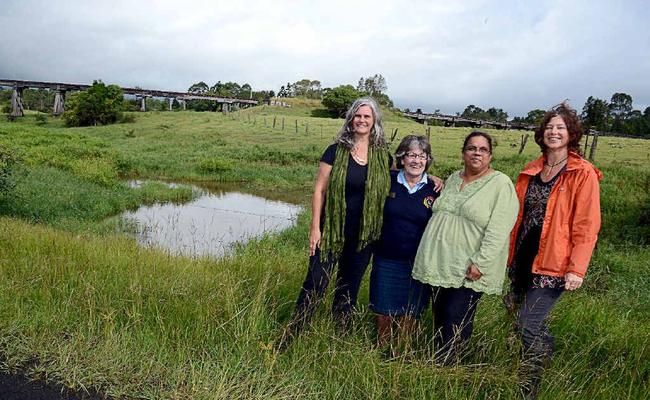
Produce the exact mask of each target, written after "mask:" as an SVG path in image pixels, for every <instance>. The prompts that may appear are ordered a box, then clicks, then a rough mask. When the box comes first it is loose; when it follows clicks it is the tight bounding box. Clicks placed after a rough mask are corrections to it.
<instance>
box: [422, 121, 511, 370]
mask: <svg viewBox="0 0 650 400" xmlns="http://www.w3.org/2000/svg"><path fill="white" fill-rule="evenodd" d="M462 156H463V162H464V165H465V166H464V168H463V169H462V170H460V171H457V172H454V173H452V174H451V176H449V178H448V179H447V183H446V184H445V188H444V190H443V191H442V193H441V195H440V197H439V198H438V200H437V201H436V202H435V203H434V204H433V207H432V211H433V215H432V217H431V219H430V220H429V223H428V225H427V228H426V230H425V231H424V235H423V236H422V240H421V241H420V246H419V247H418V252H417V256H416V258H415V265H414V267H413V278H415V279H417V280H419V281H421V282H423V283H426V284H428V285H430V286H431V287H432V290H433V317H434V328H435V336H434V342H435V345H436V357H437V360H438V362H440V363H443V364H451V363H455V362H456V361H457V359H458V356H459V354H460V349H461V348H462V345H464V344H465V343H466V342H467V340H469V338H470V336H471V335H472V326H473V322H474V316H475V314H476V305H477V303H478V301H479V299H480V297H481V295H482V294H483V293H487V294H498V293H501V290H502V287H503V280H504V277H505V270H506V261H507V258H508V244H509V235H510V231H511V230H512V227H513V225H514V223H515V219H516V218H517V212H518V210H519V202H518V201H517V196H516V194H515V189H514V186H513V184H512V181H511V180H510V178H509V177H508V176H506V175H505V174H503V173H501V172H499V171H496V170H494V169H492V167H490V161H491V160H492V138H491V137H490V135H488V134H487V133H484V132H479V131H474V132H472V133H470V134H469V135H468V136H467V137H466V138H465V142H464V143H463V149H462Z"/></svg>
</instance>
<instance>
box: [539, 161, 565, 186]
mask: <svg viewBox="0 0 650 400" xmlns="http://www.w3.org/2000/svg"><path fill="white" fill-rule="evenodd" d="M567 158H569V156H566V157H564V158H563V159H561V160H560V161H558V162H556V163H553V164H549V163H548V161H544V165H546V166H547V167H549V168H548V172H546V173H544V171H542V176H544V179H546V182H548V181H549V180H550V179H549V178H550V177H551V175H552V173H553V168H554V167H556V166H558V165H560V164H562V163H564V162H565V161H566V160H567ZM544 179H542V182H544ZM546 182H545V183H546Z"/></svg>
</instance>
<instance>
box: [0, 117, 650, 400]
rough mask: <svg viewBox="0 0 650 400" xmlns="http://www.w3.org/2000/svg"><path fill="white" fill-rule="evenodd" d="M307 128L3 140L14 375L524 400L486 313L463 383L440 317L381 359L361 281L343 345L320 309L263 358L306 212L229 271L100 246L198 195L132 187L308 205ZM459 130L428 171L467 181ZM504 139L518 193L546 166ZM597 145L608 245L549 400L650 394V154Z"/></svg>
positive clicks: (5, 334) (501, 326)
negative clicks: (437, 332) (241, 190)
mask: <svg viewBox="0 0 650 400" xmlns="http://www.w3.org/2000/svg"><path fill="white" fill-rule="evenodd" d="M300 107H302V108H300ZM311 110H312V108H310V107H305V106H302V105H295V106H294V107H292V108H291V109H290V110H287V109H276V108H271V107H267V108H261V107H260V108H255V109H249V110H244V111H240V112H237V113H233V114H231V115H221V114H210V113H192V112H188V113H147V114H142V115H140V116H139V117H138V119H137V122H135V123H133V124H128V125H116V126H108V127H92V128H79V129H65V128H63V127H61V126H60V124H59V122H58V121H57V120H49V121H48V123H47V125H46V127H41V126H38V125H37V124H36V122H37V121H32V120H30V119H29V118H27V119H25V120H22V121H19V122H17V123H14V124H9V123H6V122H0V143H4V144H5V145H7V146H12V147H13V148H14V149H17V150H18V151H19V153H20V154H21V157H22V160H23V167H22V168H23V169H21V170H20V171H19V173H18V175H17V176H16V178H17V186H16V188H15V191H14V192H13V194H12V196H11V197H8V198H4V199H3V200H2V203H0V204H1V208H0V211H1V212H2V213H3V214H5V215H6V217H2V218H0V355H1V357H2V360H3V365H4V367H3V368H8V369H12V370H19V371H21V372H22V373H25V374H27V375H30V376H40V377H45V378H47V379H51V380H54V381H57V382H60V383H63V384H65V385H67V386H69V387H72V388H77V389H83V388H94V389H96V390H98V391H100V392H102V393H105V394H107V395H110V396H114V397H125V398H146V399H160V398H176V399H213V398H228V399H230V398H260V399H261V398H265V399H266V398H271V399H288V398H291V399H293V398H306V399H307V398H310V399H311V398H331V399H334V398H337V399H338V398H344V399H348V398H350V399H352V398H372V399H393V398H395V399H397V398H450V399H451V398H453V399H470V398H489V399H510V398H517V386H516V379H517V378H516V370H517V367H518V362H519V361H518V360H519V358H518V354H519V351H520V347H519V342H518V340H517V338H516V337H515V335H514V333H513V331H512V321H510V320H509V317H508V316H507V315H506V314H505V311H504V310H503V308H502V306H501V302H500V299H499V298H498V297H495V296H488V297H485V298H484V299H483V300H482V301H481V304H480V306H479V311H478V315H477V319H476V324H475V335H474V337H473V338H472V343H471V348H472V352H471V354H470V355H469V356H468V358H467V359H466V360H465V362H464V363H463V365H459V366H455V367H437V366H435V365H434V363H433V357H432V354H431V353H432V345H431V330H432V327H431V325H432V324H431V318H430V316H426V317H425V318H424V319H423V321H422V331H421V332H420V333H419V334H418V335H417V336H416V337H415V338H414V340H413V343H412V345H411V347H410V348H407V349H404V351H403V352H402V353H401V354H400V355H398V356H391V355H390V354H386V353H385V352H384V351H383V350H382V349H378V348H376V346H375V344H374V331H373V329H372V328H371V326H372V315H371V313H370V312H369V311H368V310H367V308H366V307H365V306H364V305H365V304H367V302H368V299H367V282H366V283H364V286H363V288H362V291H361V293H362V295H361V298H360V305H361V306H360V309H359V312H358V313H357V314H356V315H355V319H354V322H355V324H354V328H353V330H352V331H351V332H349V333H347V334H342V333H341V332H339V331H338V330H337V328H336V327H335V326H334V324H332V322H331V320H330V318H329V316H328V309H327V307H320V308H319V311H318V313H317V316H316V318H315V320H314V323H313V326H311V327H310V329H309V330H308V331H307V332H305V334H304V335H303V336H301V337H300V338H299V339H298V340H297V341H296V342H295V343H294V345H293V346H292V347H291V348H290V349H289V350H288V352H287V353H284V354H278V353H276V352H275V351H274V350H273V349H272V343H273V342H274V341H275V340H276V339H277V338H278V337H279V335H280V332H281V330H282V327H283V324H284V323H286V321H287V319H288V317H289V315H290V313H291V310H292V307H293V301H294V300H295V297H296V295H297V293H298V289H299V287H300V284H301V282H302V279H303V276H304V275H303V274H304V272H305V267H306V254H307V247H306V240H305V238H306V237H307V233H308V225H309V224H308V216H307V215H306V213H305V214H303V215H301V217H300V218H299V222H298V224H297V226H295V227H293V228H291V229H288V230H286V231H284V232H282V233H280V234H277V235H271V236H265V237H263V238H261V239H259V240H255V241H253V242H251V243H249V244H248V245H247V246H241V247H239V248H238V250H237V251H236V253H235V254H234V255H231V256H229V257H227V258H224V259H221V260H213V259H209V258H203V259H188V258H182V257H174V256H171V255H168V254H166V253H164V252H161V251H156V250H149V249H144V248H142V247H139V246H138V245H136V244H135V242H134V240H132V239H130V238H128V237H125V236H121V235H111V234H107V232H108V231H110V229H113V231H114V230H115V229H116V227H115V226H111V227H110V229H107V228H106V225H105V224H107V223H106V222H102V221H104V218H105V217H106V216H109V215H113V214H115V213H118V212H120V211H121V210H123V209H125V208H129V207H134V206H136V205H137V204H140V203H142V202H150V201H159V200H161V199H166V200H174V199H183V198H187V196H189V194H188V193H187V192H183V191H180V192H175V191H171V190H169V189H168V188H166V186H164V185H159V186H156V185H154V186H149V187H145V188H144V189H140V190H135V189H130V188H127V187H126V186H125V185H123V184H121V183H120V182H119V179H120V178H123V177H128V176H138V177H142V178H167V179H183V180H185V179H190V180H196V181H203V182H231V183H232V184H233V185H234V186H235V187H239V186H246V185H248V186H255V187H258V188H262V189H264V190H265V191H266V192H267V193H271V194H273V193H276V194H277V195H284V194H285V193H287V192H292V191H298V192H302V193H303V195H302V196H301V198H302V199H303V201H305V202H307V201H308V198H309V196H308V193H309V191H310V190H311V186H312V182H313V177H314V173H315V170H316V166H317V160H318V158H319V157H320V152H321V151H322V150H323V149H324V148H325V146H326V144H327V143H328V142H330V141H331V138H332V137H333V135H334V133H335V132H336V130H337V129H338V127H339V125H340V123H341V120H335V119H326V118H314V117H310V116H309V115H310V113H311ZM263 113H266V116H267V117H269V118H267V124H268V123H269V120H270V119H271V118H272V117H273V116H277V117H282V116H284V118H285V119H286V121H289V119H291V120H292V122H293V121H295V120H296V119H297V120H298V121H299V124H303V125H301V126H302V127H303V129H304V127H305V126H306V125H307V124H309V127H310V129H311V127H312V126H319V124H323V126H324V131H325V132H326V134H324V135H323V138H322V139H321V136H320V130H314V131H310V132H309V133H305V132H304V130H303V131H300V129H299V133H298V134H296V133H295V130H293V131H291V130H290V128H294V126H295V125H292V124H289V123H288V122H287V123H286V126H285V131H284V132H283V131H281V129H280V128H279V127H277V125H276V129H273V128H272V127H270V126H267V127H264V126H263V120H262V119H261V118H263V117H264V114H263ZM301 113H302V115H301ZM249 115H251V117H252V119H251V122H249V118H248V116H249ZM253 121H255V122H253ZM260 121H262V122H260ZM286 121H285V122H286ZM276 123H277V121H276ZM395 128H398V129H399V132H400V133H399V135H400V137H401V136H402V135H405V134H408V133H410V131H416V132H420V133H422V131H423V127H422V126H421V125H417V124H415V123H412V122H409V121H402V120H396V121H395V122H391V121H390V120H389V122H388V123H387V129H388V130H392V129H395ZM294 129H295V128H294ZM467 131H468V130H467V129H460V128H459V129H447V128H440V127H432V128H431V134H432V142H433V148H434V154H435V156H436V164H435V165H434V167H433V172H434V173H436V174H438V175H441V176H443V177H444V176H446V175H448V174H449V173H450V172H451V171H453V170H455V169H458V168H459V167H460V162H459V156H460V146H461V144H462V137H463V136H464V135H465V134H466V133H467ZM130 132H132V133H130ZM493 133H494V135H495V137H496V138H497V142H498V146H497V147H496V149H495V161H494V165H495V167H496V168H498V169H500V170H502V171H504V172H506V173H507V174H508V175H510V176H511V177H513V178H514V177H515V176H516V174H517V172H518V171H519V170H520V169H521V167H522V166H523V164H524V163H525V162H526V161H528V160H530V159H532V158H533V157H534V155H535V154H536V153H537V149H535V148H533V147H531V146H529V148H527V149H526V152H525V154H524V155H523V156H517V155H516V150H517V148H516V146H511V145H512V144H515V145H516V143H518V140H519V133H513V132H497V131H495V132H493ZM328 134H329V136H328ZM602 139H603V140H601V142H600V143H599V146H602V151H599V157H600V158H599V160H598V163H597V164H598V166H599V167H601V168H602V169H603V171H604V173H605V180H603V182H602V184H601V193H602V198H603V201H602V204H603V218H604V224H603V231H602V235H601V240H600V241H599V246H598V249H597V250H596V252H595V255H594V258H593V262H592V266H591V267H590V271H589V274H588V276H587V279H586V281H585V286H584V287H583V288H582V289H581V290H580V291H578V292H576V293H567V294H565V295H564V296H563V297H562V299H561V301H560V303H559V304H558V306H557V308H556V310H555V311H554V313H553V316H552V321H551V328H552V330H553V332H554V333H555V334H556V336H557V338H558V339H557V347H558V351H557V353H556V356H555V358H554V360H553V364H552V366H551V368H550V369H549V370H548V372H547V374H546V376H545V380H544V384H543V387H542V398H549V399H556V398H563V399H587V398H588V399H592V398H593V399H612V398H617V399H618V398H621V399H643V398H648V393H650V386H649V385H650V383H649V377H650V361H649V360H650V354H649V353H650V343H649V341H650V318H649V316H648V312H647V310H648V309H649V306H650V290H648V287H650V278H649V277H650V263H649V262H648V260H649V259H650V250H649V248H648V246H647V242H645V243H644V241H643V240H642V239H643V236H642V235H643V234H644V232H647V226H645V227H644V226H641V225H640V224H639V223H638V221H639V216H642V215H643V213H644V212H645V211H644V206H646V205H647V203H648V200H650V199H649V198H648V196H649V195H648V190H647V189H648V175H649V174H648V172H649V170H648V168H649V167H648V164H647V162H645V160H646V158H645V157H646V153H645V152H646V151H647V149H646V147H644V146H641V145H639V141H635V140H629V141H621V143H624V144H625V145H626V146H627V145H629V148H628V149H627V151H625V152H622V151H621V150H620V149H619V148H618V147H611V148H610V149H608V143H609V142H608V140H605V139H607V138H602ZM398 140H399V139H398ZM611 140H617V141H618V140H620V139H611ZM43 154H46V155H47V156H41V155H43ZM50 157H54V159H55V161H52V159H51V158H50ZM79 160H81V161H79ZM77 162H79V163H81V165H87V168H75V167H74V165H76V164H75V163H77ZM102 168H103V169H102ZM86 170H87V171H103V172H101V173H87V172H86ZM97 176H99V177H107V178H108V179H107V180H104V179H97V178H96V177H97ZM71 221H72V222H71ZM109 224H110V223H109ZM88 232H99V233H102V235H101V236H98V235H94V234H91V233H88ZM80 233H83V235H80Z"/></svg>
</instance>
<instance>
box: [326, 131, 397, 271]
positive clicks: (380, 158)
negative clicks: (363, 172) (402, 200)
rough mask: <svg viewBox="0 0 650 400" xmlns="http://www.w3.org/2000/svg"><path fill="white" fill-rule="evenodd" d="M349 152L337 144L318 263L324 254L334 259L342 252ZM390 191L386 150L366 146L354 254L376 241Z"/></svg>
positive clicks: (328, 187) (328, 186)
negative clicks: (366, 154) (362, 198)
mask: <svg viewBox="0 0 650 400" xmlns="http://www.w3.org/2000/svg"><path fill="white" fill-rule="evenodd" d="M349 155H350V152H349V150H348V149H346V148H345V146H342V145H340V144H339V145H338V146H337V148H336V158H335V159H334V166H333V167H332V172H331V173H330V179H329V183H328V185H327V200H326V202H325V226H324V227H323V234H322V237H321V253H320V256H321V260H322V261H325V260H326V259H327V256H328V254H330V253H331V254H332V256H333V257H334V259H338V258H339V256H340V255H341V253H342V252H343V243H344V242H345V237H344V234H343V226H344V225H345V208H346V205H345V180H346V177H347V173H348V161H349V159H350V158H349ZM389 191H390V173H389V172H388V150H386V149H382V148H374V147H373V146H372V145H370V146H368V177H367V178H366V186H365V191H364V196H365V197H364V200H363V214H362V216H361V221H360V222H361V229H360V231H359V246H358V247H357V251H360V250H361V249H363V248H364V247H366V246H367V245H368V244H369V243H371V242H373V241H375V240H377V239H379V235H380V234H381V224H382V221H383V218H384V202H385V201H386V196H388V192H389Z"/></svg>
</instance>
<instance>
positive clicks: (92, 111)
mask: <svg viewBox="0 0 650 400" xmlns="http://www.w3.org/2000/svg"><path fill="white" fill-rule="evenodd" d="M123 104H124V97H123V94H122V89H120V88H119V86H116V85H108V86H106V85H105V84H104V83H103V82H101V81H94V82H93V85H92V86H91V87H90V88H89V89H88V90H86V91H84V92H79V93H75V94H73V95H72V96H70V98H69V100H68V109H67V110H66V111H65V113H63V120H64V121H65V124H66V125H67V126H91V125H107V124H112V123H115V122H117V121H118V120H119V119H120V117H121V116H122V108H123Z"/></svg>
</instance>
